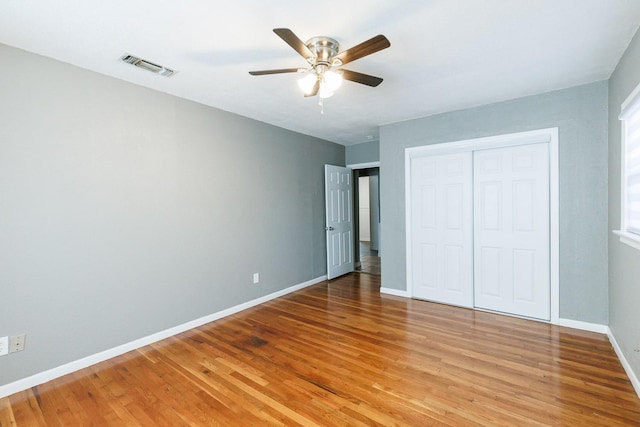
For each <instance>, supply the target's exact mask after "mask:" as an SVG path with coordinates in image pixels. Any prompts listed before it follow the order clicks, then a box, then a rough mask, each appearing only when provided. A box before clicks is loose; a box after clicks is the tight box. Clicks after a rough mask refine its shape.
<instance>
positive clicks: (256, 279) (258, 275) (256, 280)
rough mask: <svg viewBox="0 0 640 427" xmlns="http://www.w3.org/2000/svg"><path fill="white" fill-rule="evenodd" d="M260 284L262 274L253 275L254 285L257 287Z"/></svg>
mask: <svg viewBox="0 0 640 427" xmlns="http://www.w3.org/2000/svg"><path fill="white" fill-rule="evenodd" d="M258 283H260V273H253V284H254V285H256V284H258Z"/></svg>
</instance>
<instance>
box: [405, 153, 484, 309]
mask: <svg viewBox="0 0 640 427" xmlns="http://www.w3.org/2000/svg"><path fill="white" fill-rule="evenodd" d="M471 159H472V155H471V153H470V152H467V153H459V154H452V155H441V156H429V157H421V158H415V159H413V160H412V164H411V175H412V176H411V186H412V188H411V195H412V196H411V197H412V200H411V218H412V224H411V229H412V234H413V235H412V241H411V245H412V246H411V253H412V260H411V274H412V286H413V291H412V293H413V296H414V297H416V298H422V299H427V300H431V301H438V302H444V303H448V304H454V305H460V306H464V307H472V306H473V274H472V272H473V234H472V224H473V219H472V213H473V204H472V194H471V191H472V188H473V186H472V181H471V180H472V167H471V166H472V165H471Z"/></svg>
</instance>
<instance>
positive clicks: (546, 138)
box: [404, 127, 560, 324]
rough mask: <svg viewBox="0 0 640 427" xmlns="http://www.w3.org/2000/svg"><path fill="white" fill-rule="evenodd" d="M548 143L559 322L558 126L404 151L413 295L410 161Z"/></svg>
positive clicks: (553, 287) (554, 319) (554, 316)
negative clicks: (440, 155) (434, 156)
mask: <svg viewBox="0 0 640 427" xmlns="http://www.w3.org/2000/svg"><path fill="white" fill-rule="evenodd" d="M536 143H548V144H549V273H550V277H549V282H550V292H551V295H550V297H551V307H550V308H551V320H550V322H551V323H553V324H558V323H559V321H560V209H559V207H560V206H559V204H560V199H559V162H558V128H557V127H553V128H545V129H538V130H532V131H526V132H516V133H509V134H504V135H495V136H489V137H483V138H473V139H465V140H460V141H452V142H445V143H439V144H431V145H424V146H420V147H411V148H406V149H405V150H404V158H405V162H404V170H405V230H406V231H405V232H406V235H405V245H406V246H405V248H406V275H407V294H408V295H409V297H413V276H412V271H413V270H412V259H413V253H412V249H411V248H412V244H411V243H412V241H411V236H412V230H411V210H412V205H411V187H412V182H411V160H412V159H414V158H418V157H425V156H433V155H439V154H451V153H460V152H465V151H477V150H486V149H491V148H502V147H512V146H517V145H526V144H536Z"/></svg>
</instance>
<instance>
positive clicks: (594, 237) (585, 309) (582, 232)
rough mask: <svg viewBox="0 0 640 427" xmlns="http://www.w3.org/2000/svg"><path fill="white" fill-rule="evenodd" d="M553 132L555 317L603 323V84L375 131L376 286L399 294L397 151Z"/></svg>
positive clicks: (400, 160) (402, 283)
mask: <svg viewBox="0 0 640 427" xmlns="http://www.w3.org/2000/svg"><path fill="white" fill-rule="evenodd" d="M556 126H557V127H558V128H559V157H560V159H559V161H560V317H562V318H566V319H573V320H580V321H585V322H593V323H598V324H607V323H608V308H609V306H608V290H607V274H608V273H607V239H608V231H607V82H605V81H603V82H597V83H593V84H589V85H584V86H579V87H574V88H570V89H565V90H561V91H557V92H550V93H545V94H541V95H536V96H530V97H526V98H521V99H516V100H513V101H507V102H501V103H497V104H491V105H487V106H483V107H477V108H471V109H466V110H461V111H455V112H451V113H445V114H440V115H436V116H431V117H425V118H421V119H416V120H411V121H407V122H402V123H396V124H391V125H387V126H383V127H382V128H381V130H380V164H381V168H380V185H381V206H382V214H381V217H382V236H381V240H382V246H383V249H384V256H383V257H382V286H384V287H387V288H392V289H399V290H405V289H406V274H405V265H406V261H405V253H406V251H405V197H404V192H405V188H404V185H405V183H404V149H405V148H407V147H416V146H422V145H429V144H437V143H443V142H451V141H458V140H463V139H470V138H479V137H486V136H492V135H500V134H506V133H512V132H522V131H527V130H534V129H542V128H549V127H556Z"/></svg>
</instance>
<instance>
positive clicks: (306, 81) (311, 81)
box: [298, 73, 318, 95]
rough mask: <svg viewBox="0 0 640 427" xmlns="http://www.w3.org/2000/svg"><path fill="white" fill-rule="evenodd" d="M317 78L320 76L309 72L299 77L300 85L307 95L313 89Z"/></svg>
mask: <svg viewBox="0 0 640 427" xmlns="http://www.w3.org/2000/svg"><path fill="white" fill-rule="evenodd" d="M316 80H318V76H317V75H316V74H315V73H309V74H307V75H306V76H304V77H303V78H301V79H298V87H299V88H300V89H301V90H302V92H304V94H305V95H309V94H310V93H311V92H312V91H313V86H314V85H315V84H316Z"/></svg>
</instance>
